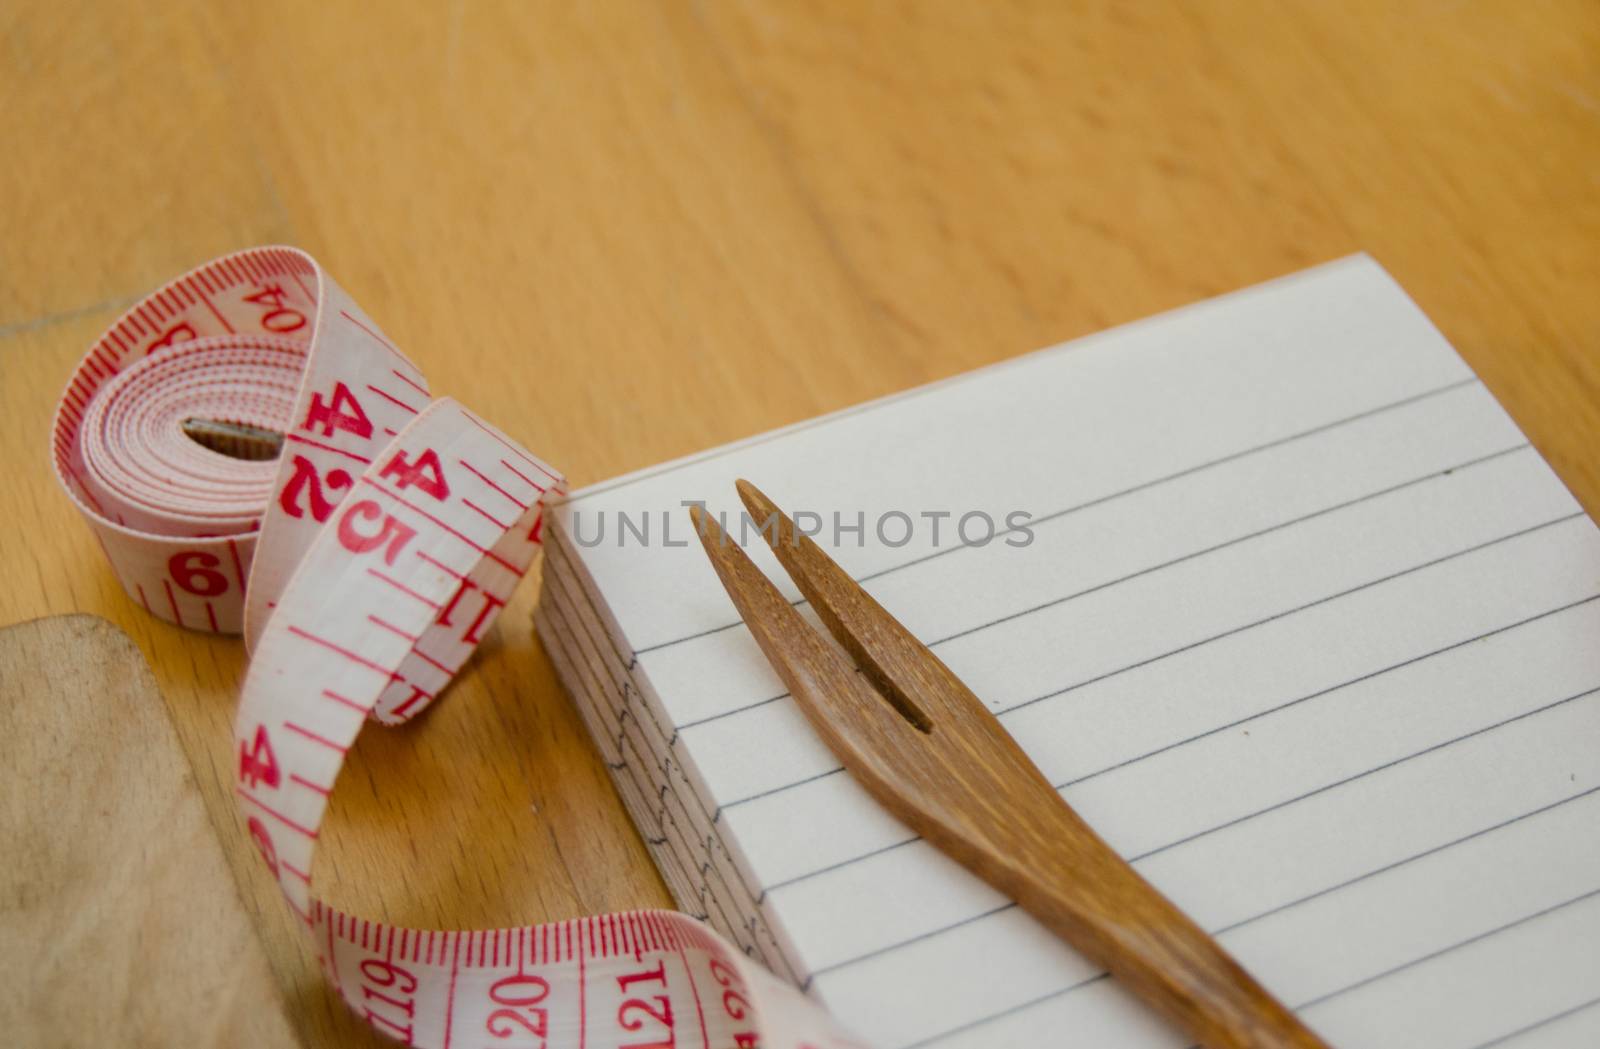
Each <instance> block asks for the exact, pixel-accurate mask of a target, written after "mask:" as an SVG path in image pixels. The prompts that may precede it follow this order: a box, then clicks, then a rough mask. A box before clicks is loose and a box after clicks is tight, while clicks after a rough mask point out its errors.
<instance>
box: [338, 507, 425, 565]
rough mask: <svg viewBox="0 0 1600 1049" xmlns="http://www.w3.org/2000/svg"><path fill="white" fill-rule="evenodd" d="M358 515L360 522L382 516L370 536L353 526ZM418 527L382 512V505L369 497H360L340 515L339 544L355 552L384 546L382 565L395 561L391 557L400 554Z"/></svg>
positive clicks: (362, 552) (393, 557)
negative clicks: (377, 527) (376, 528)
mask: <svg viewBox="0 0 1600 1049" xmlns="http://www.w3.org/2000/svg"><path fill="white" fill-rule="evenodd" d="M357 518H359V519H361V520H363V521H373V520H377V519H379V518H382V519H383V524H382V525H381V526H380V527H379V529H378V530H377V531H376V532H374V533H372V534H371V535H364V534H362V532H361V531H360V529H358V528H357V527H356V523H355V522H356V520H357ZM416 534H417V530H416V529H415V528H412V527H411V526H410V525H408V524H405V523H404V522H402V521H400V520H399V519H398V518H396V517H395V516H394V515H393V514H386V513H384V512H383V507H381V506H379V505H378V504H377V503H375V502H373V501H372V500H371V499H363V500H361V501H360V502H358V503H354V504H352V505H351V507H350V509H348V510H346V511H345V512H344V516H343V517H341V518H339V543H340V545H342V546H343V547H344V548H345V549H346V550H349V551H350V552H351V553H354V554H364V553H367V552H368V551H371V550H376V549H378V548H379V547H380V546H387V549H385V550H384V552H383V562H384V564H389V565H392V564H394V559H395V558H397V557H399V556H400V551H401V550H404V549H405V547H406V544H407V543H409V542H411V540H412V539H414V538H415V537H416Z"/></svg>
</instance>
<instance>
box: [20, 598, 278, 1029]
mask: <svg viewBox="0 0 1600 1049" xmlns="http://www.w3.org/2000/svg"><path fill="white" fill-rule="evenodd" d="M0 667H3V668H4V670H5V673H4V676H3V677H0V764H3V765H4V766H5V769H6V772H7V774H8V775H11V776H15V777H17V781H18V782H19V783H23V784H26V785H27V789H26V790H22V789H16V788H11V789H7V790H5V791H4V792H0V856H5V857H6V862H5V864H4V865H3V866H0V943H4V944H5V949H4V950H3V951H0V1024H3V1029H4V1031H5V1038H6V1042H7V1043H8V1044H10V1045H25V1046H30V1047H32V1049H58V1047H59V1049H73V1047H78V1046H85V1045H99V1044H104V1043H105V1042H107V1041H108V1040H111V1041H114V1042H115V1043H116V1044H117V1045H128V1046H172V1045H183V1046H193V1047H195V1049H228V1047H231V1046H236V1045H238V1044H239V1036H240V1032H242V1031H248V1032H250V1038H249V1042H250V1044H251V1045H255V1046H261V1047H263V1049H288V1047H290V1046H292V1045H294V1039H293V1035H292V1034H291V1032H290V1028H289V1023H288V1021H287V1020H286V1019H285V1017H284V1013H283V1009H282V1006H281V1001H282V996H281V995H279V994H278V991H277V988H276V987H274V986H273V982H272V973H271V971H270V970H269V969H268V967H267V959H266V955H265V954H264V953H263V951H262V949H261V944H260V942H259V941H258V940H257V938H256V935H255V930H254V928H253V926H252V924H251V921H250V917H249V915H247V914H246V913H245V910H244V908H243V907H242V906H240V902H239V893H238V891H237V889H235V888H234V880H233V876H232V875H231V874H230V873H229V871H228V863H227V860H226V859H225V858H224V857H223V850H222V846H221V843H220V842H218V840H217V836H216V834H215V833H213V831H212V829H211V820H210V818H209V817H208V816H207V815H206V804H205V799H204V798H203V797H202V795H201V793H200V790H199V788H198V787H197V786H196V784H195V780H194V776H193V775H191V774H190V772H189V759H188V757H187V756H186V755H185V754H184V752H183V748H182V747H181V746H179V745H178V736H177V733H175V732H173V730H172V724H171V722H170V721H169V720H168V718H167V714H166V711H165V710H163V709H162V704H161V695H160V693H159V692H157V691H156V683H155V678H154V677H152V676H151V674H150V668H149V667H148V666H146V665H145V661H144V657H143V656H141V655H140V654H139V649H138V648H137V647H135V646H134V644H133V642H132V641H130V640H128V635H126V634H124V633H123V632H122V631H120V630H118V629H117V628H116V627H114V626H112V625H111V624H110V623H108V622H106V621H105V620H104V619H99V618H97V617H95V616H85V615H71V616H49V617H47V618H45V619H35V620H32V621H30V622H27V623H21V624H18V625H16V626H9V627H3V628H0ZM108 725H114V726H115V731H107V726H108ZM154 975H159V977H160V978H159V979H151V978H150V977H151V976H154Z"/></svg>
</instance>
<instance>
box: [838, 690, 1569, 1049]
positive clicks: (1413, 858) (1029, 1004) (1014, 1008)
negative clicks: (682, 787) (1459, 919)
mask: <svg viewBox="0 0 1600 1049" xmlns="http://www.w3.org/2000/svg"><path fill="white" fill-rule="evenodd" d="M1591 691H1593V690H1591ZM1595 794H1600V787H1591V788H1589V789H1588V790H1585V791H1581V792H1579V793H1577V794H1573V795H1570V796H1568V797H1565V798H1562V799H1560V800H1559V801H1554V802H1551V803H1550V804H1548V805H1541V806H1539V807H1538V808H1536V809H1531V810H1529V811H1527V812H1524V813H1521V814H1519V815H1516V816H1513V817H1511V818H1510V819H1507V820H1502V821H1501V822H1499V823H1495V824H1492V825H1490V826H1488V827H1484V828H1481V829H1479V830H1476V831H1473V832H1472V833H1471V834H1466V835H1463V836H1461V837H1459V838H1455V839H1453V840H1451V841H1448V842H1445V843H1443V844H1441V845H1436V846H1434V847H1433V848H1430V849H1425V850H1423V851H1422V852H1417V853H1414V854H1412V855H1410V856H1407V857H1405V858H1404V859H1400V860H1396V861H1395V862H1393V863H1388V864H1385V865H1383V866H1381V867H1377V868H1375V869H1373V870H1371V871H1367V872H1365V873H1363V874H1360V875H1357V876H1356V877H1354V878H1349V879H1347V880H1345V881H1342V882H1339V883H1338V884H1336V885H1330V886H1328V887H1326V888H1323V889H1319V890H1318V891H1316V892H1314V893H1309V894H1307V895H1305V896H1302V897H1300V898H1299V899H1296V900H1291V901H1289V902H1288V903H1284V904H1280V905H1279V906H1276V907H1273V908H1271V909H1270V910H1266V911H1262V912H1260V913H1258V914H1254V915H1251V916H1250V917H1248V918H1245V919H1242V920H1240V921H1237V922H1233V923H1232V924H1229V925H1225V926H1222V927H1221V928H1217V929H1212V930H1210V933H1211V935H1212V936H1216V937H1219V938H1220V937H1223V936H1226V935H1227V934H1228V933H1229V932H1232V931H1233V930H1235V929H1239V928H1243V927H1244V926H1246V925H1252V924H1254V923H1256V922H1258V921H1261V920H1263V919H1265V918H1269V917H1271V916H1273V915H1276V914H1281V913H1284V912H1286V911H1290V910H1293V909H1294V908H1296V907H1299V906H1300V905H1302V904H1305V903H1309V902H1311V901H1312V900H1316V899H1320V898H1321V897H1324V896H1328V895H1331V894H1332V893H1335V892H1338V891H1339V890H1341V889H1345V888H1348V887H1350V886H1352V885H1356V884H1359V883H1360V882H1363V881H1367V880H1369V879H1371V878H1374V877H1377V876H1378V875H1380V874H1385V873H1388V872H1389V871H1392V870H1397V869H1399V868H1401V867H1405V866H1407V865H1408V864H1412V863H1415V862H1417V861H1419V860H1422V859H1425V858H1427V857H1429V856H1433V855H1436V854H1438V853H1441V852H1446V851H1448V850H1449V849H1452V848H1455V847H1457V846H1459V845H1463V844H1465V843H1467V842H1469V841H1474V840H1476V839H1479V838H1482V837H1485V836H1487V835H1489V834H1493V833H1494V832H1496V831H1499V830H1503V829H1505V828H1507V827H1510V826H1513V825H1515V824H1518V823H1521V822H1523V821H1524V820H1528V819H1533V818H1536V817H1538V816H1541V815H1544V814H1545V813H1548V812H1552V811H1554V810H1556V809H1559V808H1561V807H1563V806H1565V805H1570V804H1572V803H1573V802H1576V801H1581V800H1582V799H1584V798H1587V797H1591V796H1593V795H1595ZM1588 895H1589V896H1592V895H1595V893H1589V894H1588ZM1584 898H1587V897H1578V898H1577V899H1578V900H1582V899H1584ZM1572 902H1577V901H1575V900H1569V901H1567V903H1566V904H1559V905H1557V908H1555V909H1559V908H1560V907H1562V906H1567V905H1568V904H1570V903H1572ZM1015 906H1016V904H1007V905H1005V906H1002V907H998V908H995V909H992V910H990V911H987V912H985V913H984V914H982V915H979V917H988V916H989V915H992V914H998V913H1000V912H1001V911H1005V910H1010V909H1012V908H1014V907H1015ZM1537 916H1538V915H1534V916H1533V917H1537ZM1529 920H1531V918H1529V917H1525V918H1522V919H1519V921H1518V922H1513V923H1511V925H1509V926H1502V927H1501V929H1500V930H1496V931H1503V929H1505V928H1511V927H1514V926H1515V925H1517V924H1522V923H1524V922H1526V921H1529ZM965 924H970V920H969V922H967V923H965ZM931 935H937V933H933V934H931ZM921 938H925V937H921ZM1482 938H1483V935H1482V934H1480V935H1479V936H1478V937H1475V938H1474V939H1482ZM907 942H908V943H910V942H915V941H907ZM1468 942H1474V941H1473V940H1468V941H1463V942H1462V943H1458V944H1456V945H1454V946H1463V945H1464V944H1465V943H1468ZM889 949H890V950H892V949H893V948H889ZM1450 949H1453V947H1452V948H1446V949H1445V951H1438V952H1434V954H1433V955H1430V957H1431V956H1437V954H1440V953H1445V952H1446V951H1448V950H1450ZM846 964H848V963H846ZM1411 964H1412V965H1414V964H1416V962H1412V963H1411ZM1401 968H1402V969H1403V968H1405V967H1404V966H1403V967H1401ZM828 971H830V970H828V969H819V970H817V971H816V972H814V973H812V974H811V978H812V979H814V978H815V977H817V976H820V975H823V974H824V973H825V972H828ZM1397 971H1400V970H1399V969H1396V970H1391V972H1397ZM1384 975H1387V974H1384ZM1109 978H1110V974H1108V973H1105V972H1101V973H1097V974H1095V975H1094V976H1091V977H1089V978H1088V979H1084V980H1077V981H1074V982H1073V983H1070V984H1067V985H1066V986H1064V987H1059V988H1057V989H1056V990H1054V991H1050V992H1048V993H1046V994H1042V995H1039V996H1037V997H1035V998H1031V999H1029V1000H1028V1001H1026V1002H1018V1003H1016V1004H1015V1005H1011V1006H1007V1007H1006V1008H1005V1009H1002V1010H999V1011H997V1012H994V1013H990V1014H988V1015H986V1016H982V1017H979V1018H977V1019H975V1020H970V1021H967V1022H966V1023H963V1024H962V1025H961V1026H959V1027H952V1028H950V1029H948V1030H944V1031H940V1032H938V1033H937V1034H933V1035H930V1036H928V1037H926V1038H923V1039H921V1040H919V1041H916V1042H911V1043H908V1044H907V1045H905V1046H903V1047H902V1049H921V1047H922V1046H927V1045H932V1044H935V1043H937V1042H939V1041H941V1040H943V1039H945V1038H948V1037H950V1036H951V1035H953V1034H958V1033H960V1032H963V1031H968V1030H972V1029H974V1028H978V1027H982V1026H984V1025H985V1024H989V1023H993V1022H994V1021H996V1020H1000V1019H1004V1018H1005V1017H1007V1016H1012V1015H1015V1014H1016V1013H1019V1012H1023V1011H1025V1010H1027V1009H1032V1008H1035V1007H1037V1006H1039V1005H1043V1004H1044V1003H1045V1002H1049V1001H1053V1000H1055V999H1057V998H1061V997H1064V996H1065V995H1068V994H1071V993H1072V992H1074V991H1077V990H1080V989H1082V988H1084V987H1087V986H1089V985H1090V984H1094V983H1099V982H1100V981H1102V980H1107V979H1109ZM1376 978H1381V977H1368V978H1366V979H1365V980H1363V981H1362V982H1361V983H1360V984H1352V985H1350V986H1349V987H1347V988H1344V989H1342V990H1339V991H1334V992H1330V993H1329V994H1328V995H1324V996H1323V997H1322V998H1320V999H1314V1000H1312V1001H1310V1002H1304V1003H1301V1004H1300V1005H1298V1006H1296V1008H1297V1009H1302V1008H1309V1007H1310V1006H1311V1005H1314V1004H1316V1003H1317V1002H1318V1001H1322V1000H1326V999H1327V998H1331V997H1334V996H1336V995H1338V994H1342V993H1345V991H1348V990H1352V989H1354V988H1355V987H1357V986H1361V985H1363V984H1365V983H1370V982H1372V981H1373V980H1374V979H1376ZM807 982H808V983H809V982H810V981H809V980H808V981H807ZM1596 1001H1600V999H1596ZM1588 1004H1593V1003H1586V1004H1585V1005H1584V1006H1579V1007H1578V1008H1579V1009H1582V1008H1587V1006H1588ZM1571 1011H1577V1010H1576V1009H1574V1010H1569V1012H1571ZM1549 1019H1555V1017H1552V1018H1549ZM1546 1022H1548V1021H1546ZM1534 1026H1538V1025H1534ZM1513 1033H1514V1034H1515V1033H1521V1032H1520V1031H1518V1032H1513ZM1510 1037H1511V1035H1503V1036H1501V1037H1500V1038H1499V1039H1496V1040H1495V1041H1491V1042H1485V1043H1483V1045H1482V1046H1478V1047H1475V1049H1487V1047H1488V1046H1492V1045H1496V1044H1498V1043H1499V1042H1501V1041H1504V1040H1506V1039H1507V1038H1510Z"/></svg>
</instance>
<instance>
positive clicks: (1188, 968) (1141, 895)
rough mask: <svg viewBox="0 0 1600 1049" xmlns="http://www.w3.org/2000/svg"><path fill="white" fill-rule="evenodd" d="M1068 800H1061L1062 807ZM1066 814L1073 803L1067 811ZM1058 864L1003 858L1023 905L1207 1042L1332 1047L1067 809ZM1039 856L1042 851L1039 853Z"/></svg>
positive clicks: (1221, 1046)
mask: <svg viewBox="0 0 1600 1049" xmlns="http://www.w3.org/2000/svg"><path fill="white" fill-rule="evenodd" d="M1062 807H1063V808H1066V806H1065V805H1063V806H1062ZM1067 811H1068V812H1069V813H1070V812H1071V810H1070V809H1068V810H1067ZM1071 816H1072V820H1073V821H1074V822H1076V823H1077V824H1078V827H1077V828H1074V830H1075V831H1076V833H1073V834H1071V835H1068V836H1066V837H1065V839H1061V838H1058V839H1056V840H1057V842H1059V843H1060V844H1061V845H1064V846H1065V848H1064V849H1062V848H1057V849H1053V850H1049V851H1054V852H1057V853H1062V854H1060V855H1058V856H1057V857H1056V859H1057V860H1058V863H1036V862H1034V863H1026V864H1021V865H1012V864H1006V867H1007V868H1009V871H1008V872H1007V874H1008V875H1009V876H1007V875H1001V873H1000V872H998V871H988V872H981V873H985V874H994V875H1000V876H999V877H995V878H991V882H992V883H995V884H996V885H997V887H998V885H999V882H1000V881H1002V880H1004V881H1010V882H1012V884H1011V885H1010V889H1011V895H1012V896H1013V898H1014V899H1016V901H1017V903H1018V904H1019V905H1020V906H1021V907H1022V908H1023V909H1024V910H1026V911H1027V912H1028V913H1030V914H1032V915H1033V916H1034V917H1035V918H1037V919H1039V921H1041V922H1042V923H1044V925H1046V926H1047V927H1049V928H1050V929H1051V930H1052V931H1053V932H1055V933H1056V934H1057V935H1058V936H1060V937H1061V938H1062V939H1063V940H1065V941H1066V942H1067V943H1069V944H1071V945H1072V946H1073V947H1075V948H1077V950H1078V951H1079V952H1080V953H1082V954H1084V955H1085V956H1087V957H1088V958H1089V959H1091V960H1092V961H1094V962H1097V963H1098V964H1100V965H1102V966H1104V967H1105V968H1106V969H1107V970H1108V971H1109V972H1110V973H1111V974H1112V975H1113V976H1115V977H1116V978H1117V980H1118V981H1120V982H1121V983H1122V985H1123V986H1125V987H1127V988H1128V989H1129V990H1130V991H1132V992H1134V993H1135V994H1137V995H1138V996H1139V997H1140V998H1141V999H1143V1000H1144V1001H1145V1002H1146V1003H1147V1004H1149V1005H1151V1006H1153V1007H1154V1008H1156V1009H1157V1010H1159V1011H1160V1012H1161V1013H1162V1014H1163V1015H1165V1016H1166V1017H1167V1018H1168V1019H1169V1020H1171V1021H1172V1022H1173V1023H1175V1024H1177V1025H1178V1026H1179V1027H1181V1028H1182V1029H1183V1030H1184V1031H1186V1032H1187V1033H1189V1034H1190V1035H1191V1036H1193V1037H1194V1038H1195V1039H1197V1040H1198V1041H1199V1042H1200V1044H1201V1045H1203V1046H1205V1047H1207V1049H1329V1047H1328V1045H1327V1043H1326V1042H1324V1041H1323V1040H1322V1039H1321V1038H1319V1037H1318V1036H1317V1035H1316V1034H1315V1033H1313V1032H1312V1031H1311V1029H1310V1028H1308V1027H1306V1026H1305V1024H1303V1023H1302V1022H1301V1021H1300V1019H1299V1018H1298V1017H1297V1016H1295V1014H1294V1013H1293V1012H1291V1011H1290V1010H1289V1009H1287V1008H1286V1007H1285V1006H1284V1005H1283V1004H1282V1003H1280V1002H1279V1001H1278V1000H1277V999H1276V998H1274V997H1273V996H1272V995H1271V994H1270V993H1268V991H1267V990H1266V988H1264V987H1262V986H1261V985H1260V984H1259V983H1257V982H1256V980H1255V978H1254V977H1253V976H1251V975H1250V974H1249V973H1248V972H1246V971H1245V970H1244V968H1243V967H1242V966H1241V965H1239V963H1238V962H1236V961H1234V959H1233V957H1232V956H1231V955H1229V954H1228V952H1227V951H1226V950H1224V949H1223V948H1222V945H1221V944H1219V943H1218V942H1217V941H1216V940H1215V939H1213V938H1212V937H1211V936H1210V934H1208V933H1207V932H1206V931H1205V930H1204V929H1201V928H1200V927H1199V926H1198V925H1196V924H1195V923H1194V922H1193V921H1191V920H1190V919H1189V917H1188V915H1186V914H1184V913H1183V912H1182V911H1181V910H1179V909H1178V908H1177V907H1176V906H1175V905H1173V903H1172V902H1171V901H1170V900H1168V899H1167V898H1166V897H1165V896H1163V895H1162V894H1161V893H1160V892H1159V891H1158V890H1157V889H1156V888H1155V886H1153V885H1151V884H1150V883H1149V882H1147V881H1145V880H1144V878H1143V876H1141V875H1140V874H1139V872H1138V871H1136V870H1134V869H1133V868H1132V867H1131V866H1129V865H1128V864H1127V862H1126V861H1124V860H1123V859H1122V857H1121V856H1119V855H1117V854H1116V852H1115V851H1113V850H1112V849H1111V847H1110V846H1109V845H1106V844H1105V843H1104V842H1103V841H1101V840H1100V838H1099V836H1098V835H1096V834H1094V832H1093V831H1092V830H1090V829H1089V827H1088V826H1087V825H1086V824H1084V823H1083V822H1082V821H1081V820H1080V819H1078V817H1077V815H1076V813H1072V814H1071ZM1035 858H1036V859H1039V858H1043V857H1037V856H1036V857H1035Z"/></svg>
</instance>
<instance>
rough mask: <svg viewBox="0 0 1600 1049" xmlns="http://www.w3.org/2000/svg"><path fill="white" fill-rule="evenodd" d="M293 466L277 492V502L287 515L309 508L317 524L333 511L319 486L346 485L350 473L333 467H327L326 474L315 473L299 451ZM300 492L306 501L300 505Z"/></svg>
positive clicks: (348, 485)
mask: <svg viewBox="0 0 1600 1049" xmlns="http://www.w3.org/2000/svg"><path fill="white" fill-rule="evenodd" d="M293 468H294V473H293V474H291V475H290V477H289V480H288V481H287V482H286V483H285V484H284V486H283V491H281V492H279V493H278V505H279V506H281V507H283V512H284V513H286V514H288V515H289V516H290V517H301V516H303V515H304V514H305V511H306V510H308V509H309V510H310V511H311V519H312V520H314V521H316V522H317V523H318V524H321V523H322V522H324V521H326V520H327V519H328V515H329V514H331V513H333V508H334V503H333V501H332V500H330V499H329V498H328V497H327V496H325V495H323V494H322V486H323V485H324V484H326V485H327V486H328V487H329V488H349V487H350V475H349V474H348V473H346V472H345V471H343V470H340V469H338V468H335V469H332V470H329V471H328V476H327V477H318V476H317V468H316V466H315V465H313V464H312V462H311V460H310V459H307V458H306V457H305V456H303V455H297V456H295V457H294V462H293ZM301 496H304V497H305V501H306V503H307V504H308V505H306V506H302V505H301Z"/></svg>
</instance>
